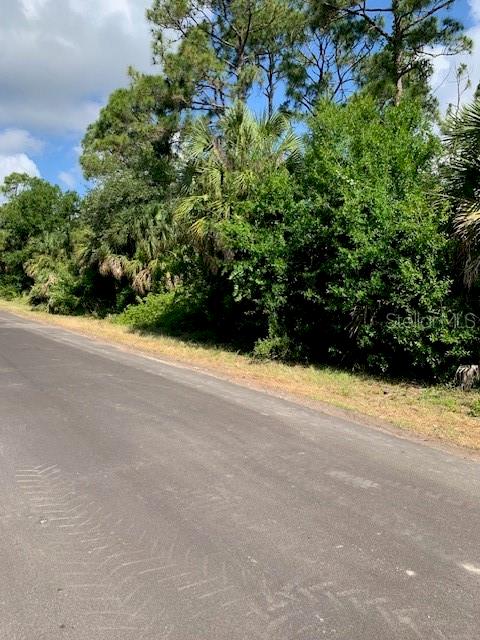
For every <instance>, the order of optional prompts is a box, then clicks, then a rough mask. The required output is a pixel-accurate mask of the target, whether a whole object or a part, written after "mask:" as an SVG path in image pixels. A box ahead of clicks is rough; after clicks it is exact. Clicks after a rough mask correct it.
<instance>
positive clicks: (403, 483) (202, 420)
mask: <svg viewBox="0 0 480 640" xmlns="http://www.w3.org/2000/svg"><path fill="white" fill-rule="evenodd" d="M479 498H480V465H479V464H478V463H476V462H475V461H472V460H466V459H462V457H461V456H456V455H450V454H448V453H445V452H443V451H440V450H436V449H433V448H429V447H427V446H423V445H421V444H418V443H414V442H410V441H407V440H402V439H399V438H396V437H395V436H392V435H389V434H386V433H383V432H380V431H378V430H374V429H370V428H368V427H365V426H359V425H355V424H354V423H350V422H347V421H342V420H340V419H334V418H332V417H329V416H326V415H323V414H321V413H318V412H315V411H313V410H310V409H306V408H303V407H300V406H297V405H295V404H293V403H289V402H287V401H283V400H280V399H276V398H273V397H271V396H268V395H266V394H262V393H258V392H255V391H252V390H248V389H245V388H242V387H240V386H237V385H234V384H230V383H227V382H223V381H220V380H218V379H216V378H213V377H211V376H207V375H205V374H201V373H198V372H194V371H191V370H188V369H185V368H180V367H175V366H172V365H168V364H165V363H162V362H159V361H157V360H154V359H150V358H146V357H143V356H140V355H132V354H129V353H127V352H124V351H122V350H119V349H116V348H114V347H109V346H107V345H103V344H100V343H97V342H93V341H90V340H88V339H86V338H83V337H80V336H76V335H75V334H72V333H69V332H66V331H62V330H60V329H58V328H53V327H47V326H42V325H39V324H35V323H32V322H29V321H28V320H25V319H20V318H17V317H15V316H12V315H9V314H6V313H0V638H1V640H18V639H21V640H55V639H57V638H61V639H78V640H80V639H81V640H106V639H108V640H162V639H164V638H169V639H171V640H217V639H218V640H238V639H243V640H254V639H257V638H261V639H268V640H270V639H272V640H273V639H275V640H276V639H278V640H293V639H301V640H319V639H322V638H335V639H337V640H341V639H342V640H390V639H397V638H398V639H402V640H409V639H412V640H414V639H426V640H427V639H428V640H445V639H448V640H467V639H468V640H478V638H479V637H480V504H479Z"/></svg>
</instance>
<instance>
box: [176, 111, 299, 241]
mask: <svg viewBox="0 0 480 640" xmlns="http://www.w3.org/2000/svg"><path fill="white" fill-rule="evenodd" d="M180 155H181V159H182V174H183V189H182V193H181V196H180V197H179V199H178V202H177V206H176V218H177V220H179V221H182V222H186V223H187V226H188V228H189V230H190V233H191V236H192V238H193V240H194V244H195V245H196V246H197V247H199V246H203V245H204V244H205V242H206V240H207V239H208V238H209V239H210V240H212V239H213V240H214V239H215V236H216V226H217V223H218V222H220V221H222V220H225V219H227V218H229V217H230V216H231V214H232V212H233V210H234V207H235V203H236V202H239V201H241V200H244V199H246V198H248V196H249V195H250V194H251V192H252V190H253V188H254V187H255V185H256V184H258V183H259V181H260V180H261V179H262V176H265V175H266V174H268V173H271V172H272V171H275V170H277V169H279V168H280V167H281V166H282V165H285V164H286V163H287V162H294V161H296V160H298V158H299V157H300V142H299V138H298V137H297V136H296V135H295V133H294V131H293V129H292V127H291V125H290V123H289V121H288V118H287V116H286V115H285V114H283V113H280V112H277V113H274V114H272V115H269V116H263V117H259V118H258V117H256V116H255V115H254V114H252V112H251V111H250V110H249V109H248V107H247V106H246V105H245V104H244V103H242V102H237V103H236V104H234V105H233V106H232V107H231V108H229V109H227V111H226V112H225V113H224V115H223V116H222V117H221V118H220V119H219V120H218V121H217V122H214V123H212V122H210V121H209V120H208V119H207V118H197V119H195V120H194V121H193V122H192V123H191V125H190V128H189V130H188V134H187V136H186V140H185V143H184V145H183V146H182V148H181V152H180ZM217 239H218V238H217Z"/></svg>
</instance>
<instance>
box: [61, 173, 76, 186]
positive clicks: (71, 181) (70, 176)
mask: <svg viewBox="0 0 480 640" xmlns="http://www.w3.org/2000/svg"><path fill="white" fill-rule="evenodd" d="M58 179H59V180H60V182H63V184H64V185H65V186H66V187H68V188H69V189H75V187H76V186H77V178H76V176H75V174H74V172H73V171H60V173H59V174H58Z"/></svg>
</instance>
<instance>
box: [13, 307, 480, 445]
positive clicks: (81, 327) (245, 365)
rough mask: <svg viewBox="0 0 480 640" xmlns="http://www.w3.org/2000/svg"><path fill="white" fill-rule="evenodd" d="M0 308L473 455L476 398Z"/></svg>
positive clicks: (477, 429) (108, 323)
mask: <svg viewBox="0 0 480 640" xmlns="http://www.w3.org/2000/svg"><path fill="white" fill-rule="evenodd" d="M0 309H3V310H5V311H11V312H14V313H16V314H17V315H22V316H25V317H27V318H30V319H33V320H36V321H39V322H43V323H47V324H50V325H51V324H53V325H56V326H59V327H62V328H64V329H68V330H71V331H74V332H77V333H80V334H82V335H85V336H88V337H90V338H94V339H96V340H101V341H105V342H108V343H112V344H116V345H118V346H120V347H122V348H126V349H134V350H135V351H140V352H143V353H145V354H147V355H150V356H154V357H157V358H160V359H164V360H166V361H168V362H172V363H173V364H179V365H185V366H188V367H193V368H198V369H200V370H202V371H206V372H209V373H211V374H213V375H215V376H218V377H221V378H224V379H227V380H231V381H233V382H238V383H240V384H243V385H247V386H250V387H252V388H256V389H260V390H265V391H268V392H270V393H274V394H276V395H280V396H283V397H287V398H290V399H292V400H294V401H299V402H301V403H304V404H307V405H310V406H312V407H314V408H319V409H321V410H322V411H326V412H327V413H329V412H330V413H332V414H333V415H337V416H340V417H342V416H343V417H345V418H347V419H348V418H350V419H353V420H355V421H360V422H364V423H366V424H369V425H371V424H374V425H375V424H376V425H378V426H379V427H380V428H386V429H388V428H389V425H390V426H393V427H396V428H397V429H398V430H399V431H397V433H401V432H402V431H404V432H405V434H409V435H411V434H414V435H416V436H418V437H419V438H421V439H425V440H428V441H430V442H442V443H444V444H449V445H457V446H460V447H464V448H468V449H470V450H476V451H479V450H480V420H479V418H480V398H479V395H478V394H477V393H475V392H472V393H465V392H463V391H461V390H459V389H455V388H453V387H451V386H446V385H428V384H418V383H417V384H415V383H412V382H409V381H396V382H395V381H392V380H389V381H388V380H385V379H383V378H379V377H376V376H372V375H368V374H360V373H353V372H350V371H342V370H339V369H336V368H334V367H330V366H325V365H323V366H322V365H301V364H285V363H282V362H273V361H271V360H259V359H257V358H253V357H251V356H249V355H244V354H241V353H237V352H235V351H232V350H227V349H225V348H221V347H219V346H218V345H215V344H208V343H205V342H204V341H201V342H197V341H195V340H193V339H191V338H188V339H187V338H180V337H172V336H167V335H165V334H162V333H159V332H158V331H157V330H148V329H145V328H143V326H142V328H138V326H137V325H136V324H135V322H132V324H130V321H128V322H127V319H126V318H122V320H121V322H120V323H119V322H117V320H116V318H103V319H100V318H94V317H92V316H84V315H82V316H63V315H58V314H57V315H52V314H49V313H47V312H46V311H42V310H41V309H39V307H34V308H32V307H31V306H30V305H29V304H28V303H27V302H26V300H18V299H17V300H15V301H5V300H3V301H2V300H0Z"/></svg>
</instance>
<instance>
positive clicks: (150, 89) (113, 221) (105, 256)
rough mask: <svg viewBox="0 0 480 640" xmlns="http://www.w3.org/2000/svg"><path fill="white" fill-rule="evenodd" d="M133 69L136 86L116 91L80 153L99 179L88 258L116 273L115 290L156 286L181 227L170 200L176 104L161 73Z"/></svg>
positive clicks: (92, 199) (86, 206) (93, 193)
mask: <svg viewBox="0 0 480 640" xmlns="http://www.w3.org/2000/svg"><path fill="white" fill-rule="evenodd" d="M130 76H131V85H130V87H128V88H125V89H118V90H117V91H114V92H113V93H112V95H111V96H110V99H109V101H108V104H107V105H106V106H105V107H104V109H102V111H101V113H100V116H99V118H98V120H97V121H96V122H95V123H93V124H92V125H90V127H89V128H88V130H87V133H86V135H85V138H84V140H83V154H82V156H81V158H80V161H81V164H82V166H83V169H84V172H85V175H86V176H87V177H88V178H90V179H91V180H93V181H94V186H93V188H92V189H91V190H90V192H89V193H88V194H87V196H86V197H85V199H84V202H83V207H82V212H83V216H82V219H83V221H84V223H85V225H86V229H87V238H86V242H85V245H84V250H83V252H82V256H81V262H82V264H83V266H84V268H90V269H93V270H94V271H95V272H99V273H100V274H101V275H102V276H104V277H106V278H107V279H110V285H111V286H110V287H109V288H108V287H103V288H104V289H106V290H107V293H108V295H109V296H110V297H118V296H119V295H120V297H122V296H123V293H124V290H126V289H128V290H129V291H130V293H131V294H132V295H133V293H132V290H134V291H136V292H138V293H141V294H144V293H146V292H147V291H148V290H150V288H151V287H152V286H153V284H154V282H153V280H154V279H155V277H156V276H157V275H158V277H159V278H160V277H161V275H162V274H163V275H164V274H165V270H166V267H165V261H166V259H167V255H168V251H169V248H170V245H171V243H170V240H171V236H172V234H173V227H172V224H171V216H170V214H169V212H168V210H167V207H166V206H165V202H166V200H168V196H167V194H168V191H169V189H170V185H171V182H172V180H173V178H174V167H173V161H172V146H173V145H174V141H175V135H176V134H177V130H178V113H177V110H176V105H175V104H174V103H173V102H172V99H171V95H170V93H169V91H168V87H167V86H166V81H165V80H164V78H162V77H161V76H147V75H142V74H139V73H136V72H134V71H130ZM125 295H126V296H127V297H128V291H127V293H126V294H125Z"/></svg>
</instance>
